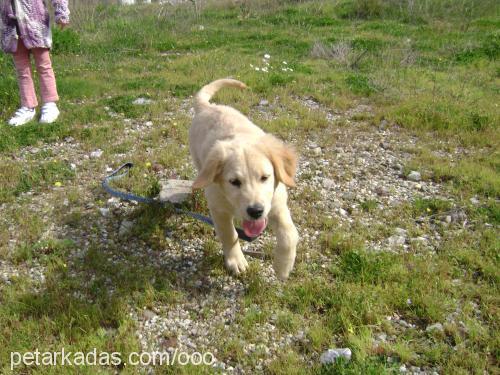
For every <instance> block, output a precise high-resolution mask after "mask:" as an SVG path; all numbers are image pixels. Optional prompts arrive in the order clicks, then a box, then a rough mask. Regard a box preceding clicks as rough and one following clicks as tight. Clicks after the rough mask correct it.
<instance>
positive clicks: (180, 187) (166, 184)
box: [160, 180, 193, 203]
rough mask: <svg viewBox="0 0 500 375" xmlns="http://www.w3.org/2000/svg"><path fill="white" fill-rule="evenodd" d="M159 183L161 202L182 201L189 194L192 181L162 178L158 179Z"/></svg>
mask: <svg viewBox="0 0 500 375" xmlns="http://www.w3.org/2000/svg"><path fill="white" fill-rule="evenodd" d="M160 185H161V191H160V201H161V202H170V203H182V202H184V201H186V200H187V199H188V198H189V197H190V196H191V192H192V188H191V186H192V185H193V181H190V180H166V181H165V180H162V181H160Z"/></svg>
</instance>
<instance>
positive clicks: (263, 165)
mask: <svg viewBox="0 0 500 375" xmlns="http://www.w3.org/2000/svg"><path fill="white" fill-rule="evenodd" d="M295 169H296V156H295V152H294V151H293V149H291V148H290V147H288V146H286V145H285V144H284V143H283V142H281V141H280V140H278V139H277V138H275V137H273V136H271V135H265V136H263V137H261V138H259V139H258V140H257V141H256V142H240V141H219V142H217V143H216V144H215V146H214V147H213V148H212V150H211V151H210V153H209V155H208V157H207V159H206V160H205V163H204V165H203V167H202V169H201V171H200V173H199V175H198V177H197V178H196V180H195V181H194V183H193V188H194V189H198V188H204V187H206V186H208V185H210V184H212V183H215V184H218V185H219V187H220V189H221V190H222V192H223V194H224V197H225V198H226V200H227V202H228V203H229V204H230V205H231V207H232V208H233V214H234V216H235V217H237V218H239V219H241V220H242V221H243V229H244V231H245V233H246V235H247V236H249V237H256V236H258V235H259V234H261V233H262V231H264V229H265V228H266V225H267V215H268V214H269V211H270V210H271V202H272V199H273V196H274V191H275V189H276V187H277V186H278V184H279V183H280V182H281V183H283V184H285V185H287V186H295V181H294V175H295Z"/></svg>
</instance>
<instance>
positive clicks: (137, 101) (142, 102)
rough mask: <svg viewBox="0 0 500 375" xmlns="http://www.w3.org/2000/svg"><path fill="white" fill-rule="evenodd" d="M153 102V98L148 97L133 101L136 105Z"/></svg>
mask: <svg viewBox="0 0 500 375" xmlns="http://www.w3.org/2000/svg"><path fill="white" fill-rule="evenodd" d="M151 103H153V101H152V100H151V99H147V98H137V99H135V100H134V101H133V102H132V104H135V105H146V104H151Z"/></svg>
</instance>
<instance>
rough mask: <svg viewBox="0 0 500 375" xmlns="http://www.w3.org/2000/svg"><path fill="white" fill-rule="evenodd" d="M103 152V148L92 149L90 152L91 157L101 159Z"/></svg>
mask: <svg viewBox="0 0 500 375" xmlns="http://www.w3.org/2000/svg"><path fill="white" fill-rule="evenodd" d="M103 153H104V151H102V150H101V149H98V150H95V151H92V152H91V153H90V157H91V158H92V159H99V158H100V157H101V156H102V154H103Z"/></svg>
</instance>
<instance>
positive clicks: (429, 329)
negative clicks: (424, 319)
mask: <svg viewBox="0 0 500 375" xmlns="http://www.w3.org/2000/svg"><path fill="white" fill-rule="evenodd" d="M425 330H426V331H427V332H432V331H439V332H444V328H443V325H442V324H441V323H435V324H432V325H430V326H428V327H427V328H426V329H425Z"/></svg>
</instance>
